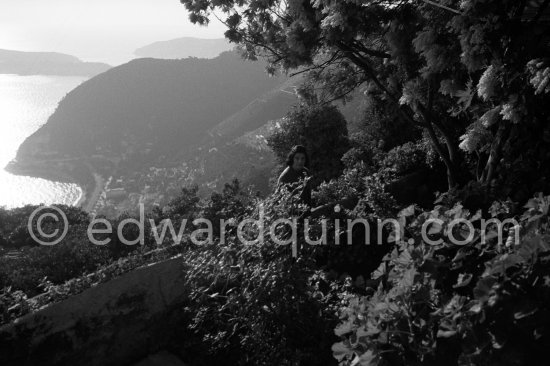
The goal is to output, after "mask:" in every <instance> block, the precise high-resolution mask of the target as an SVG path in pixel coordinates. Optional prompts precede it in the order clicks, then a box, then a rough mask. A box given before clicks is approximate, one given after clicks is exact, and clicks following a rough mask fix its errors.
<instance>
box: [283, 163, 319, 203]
mask: <svg viewBox="0 0 550 366" xmlns="http://www.w3.org/2000/svg"><path fill="white" fill-rule="evenodd" d="M309 176H310V175H309V170H308V169H307V168H303V169H302V170H299V171H297V170H294V169H293V168H292V167H289V166H288V167H286V169H285V170H284V171H283V172H282V173H281V175H280V176H279V180H278V181H277V189H280V188H281V187H282V186H283V185H284V186H286V187H287V188H288V190H289V191H290V192H293V194H299V197H300V199H299V201H300V203H304V204H306V205H308V206H311V185H310V184H309V182H306V184H305V187H303V186H301V185H300V180H303V179H305V178H307V177H309ZM295 190H296V191H295ZM294 191H295V192H294Z"/></svg>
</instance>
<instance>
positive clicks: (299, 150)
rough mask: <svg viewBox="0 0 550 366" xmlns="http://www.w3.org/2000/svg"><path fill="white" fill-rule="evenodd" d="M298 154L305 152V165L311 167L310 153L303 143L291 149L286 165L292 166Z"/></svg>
mask: <svg viewBox="0 0 550 366" xmlns="http://www.w3.org/2000/svg"><path fill="white" fill-rule="evenodd" d="M296 154H304V155H305V156H306V164H305V166H306V167H309V155H308V154H307V150H306V148H305V146H303V145H295V146H294V147H293V148H292V149H290V152H289V153H288V156H287V158H286V165H288V166H292V164H294V156H295V155H296Z"/></svg>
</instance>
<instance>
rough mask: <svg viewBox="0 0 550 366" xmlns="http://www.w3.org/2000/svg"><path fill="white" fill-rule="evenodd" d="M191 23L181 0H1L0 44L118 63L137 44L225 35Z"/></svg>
mask: <svg viewBox="0 0 550 366" xmlns="http://www.w3.org/2000/svg"><path fill="white" fill-rule="evenodd" d="M223 32H224V27H223V25H221V24H220V23H218V22H217V21H216V22H214V21H213V22H212V23H211V24H210V25H209V26H208V27H200V26H198V25H193V24H191V22H189V20H188V14H187V12H186V10H185V7H184V6H183V5H181V4H180V2H179V0H0V48H3V49H12V50H21V51H56V52H63V53H68V54H72V55H74V56H77V57H79V58H81V59H83V60H85V61H103V62H108V63H111V64H118V63H121V62H126V61H128V60H129V59H130V58H131V57H133V56H132V54H133V51H134V50H135V49H136V48H139V47H142V46H145V45H147V44H149V43H152V42H156V41H164V40H169V39H173V38H178V37H197V38H221V37H223Z"/></svg>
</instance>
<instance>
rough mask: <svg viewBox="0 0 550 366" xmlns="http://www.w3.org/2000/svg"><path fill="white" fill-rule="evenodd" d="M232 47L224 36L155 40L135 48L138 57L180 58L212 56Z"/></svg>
mask: <svg viewBox="0 0 550 366" xmlns="http://www.w3.org/2000/svg"><path fill="white" fill-rule="evenodd" d="M233 47H234V45H231V44H230V43H229V41H227V40H226V39H225V38H216V39H201V38H192V37H183V38H177V39H173V40H170V41H161V42H155V43H153V44H150V45H148V46H145V47H141V48H139V49H137V50H136V51H135V52H134V54H135V55H136V56H138V57H153V58H160V59H180V58H187V57H198V58H214V57H217V56H218V55H220V54H221V53H222V52H225V51H229V50H231V49H232V48H233Z"/></svg>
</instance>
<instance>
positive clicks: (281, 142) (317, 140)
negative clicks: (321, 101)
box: [268, 104, 350, 183]
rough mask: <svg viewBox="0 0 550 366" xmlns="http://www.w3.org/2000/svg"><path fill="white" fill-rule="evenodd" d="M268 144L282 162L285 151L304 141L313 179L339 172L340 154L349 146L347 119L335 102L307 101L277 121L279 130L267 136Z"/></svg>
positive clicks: (316, 181) (319, 180)
mask: <svg viewBox="0 0 550 366" xmlns="http://www.w3.org/2000/svg"><path fill="white" fill-rule="evenodd" d="M268 145H269V146H270V147H271V149H272V150H273V151H274V152H275V155H276V156H277V158H278V160H279V162H280V163H282V164H285V163H286V159H287V154H288V152H289V151H290V149H291V148H292V147H293V146H294V145H304V146H305V147H306V149H307V150H308V155H309V160H310V169H311V170H312V173H313V178H314V180H315V181H314V183H320V182H322V181H323V180H329V179H331V178H334V177H336V176H337V175H338V174H339V173H341V172H342V169H343V163H342V161H341V159H342V156H343V155H344V153H345V152H346V151H347V150H348V149H349V148H350V143H349V140H348V130H347V124H346V120H345V118H344V116H343V115H342V114H341V113H340V111H338V109H337V108H336V107H335V106H330V105H324V106H315V105H313V106H311V105H306V104H302V105H301V106H299V107H297V108H296V109H294V110H293V111H291V112H290V113H288V115H287V117H286V118H284V119H283V120H281V121H280V125H279V128H278V130H277V131H276V132H274V133H273V134H272V135H271V136H270V137H269V138H268ZM328 147H329V148H328Z"/></svg>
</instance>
